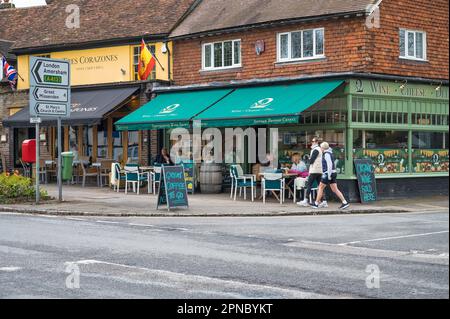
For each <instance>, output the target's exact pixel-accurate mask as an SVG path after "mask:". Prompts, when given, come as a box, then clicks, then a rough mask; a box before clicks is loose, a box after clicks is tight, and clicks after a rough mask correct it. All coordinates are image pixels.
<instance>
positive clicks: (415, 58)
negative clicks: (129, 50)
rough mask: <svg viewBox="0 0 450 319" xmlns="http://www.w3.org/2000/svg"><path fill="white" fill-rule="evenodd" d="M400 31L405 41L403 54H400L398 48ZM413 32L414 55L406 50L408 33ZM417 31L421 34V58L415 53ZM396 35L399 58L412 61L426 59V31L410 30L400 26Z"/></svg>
mask: <svg viewBox="0 0 450 319" xmlns="http://www.w3.org/2000/svg"><path fill="white" fill-rule="evenodd" d="M402 32H404V38H403V41H404V43H405V55H402V52H401V50H400V48H401V46H400V43H401V40H402V39H401V38H402V37H401V34H402ZM411 33H412V34H413V35H414V55H409V52H408V34H411ZM417 33H421V34H422V54H423V57H422V58H418V57H417V56H416V55H417ZM398 37H399V41H398V49H399V58H400V59H404V60H413V61H428V55H427V47H428V46H427V33H426V32H425V31H423V30H410V29H405V28H400V29H399V31H398Z"/></svg>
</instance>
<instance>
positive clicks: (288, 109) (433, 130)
mask: <svg viewBox="0 0 450 319" xmlns="http://www.w3.org/2000/svg"><path fill="white" fill-rule="evenodd" d="M448 9H449V7H448V1H445V0H442V1H433V2H430V1H424V0H423V1H412V0H402V1H396V0H383V1H372V0H352V1H350V0H334V1H331V0H323V1H314V0H302V1H298V0H284V1H277V0H265V1H259V0H249V1H246V2H245V6H243V2H242V1H238V0H230V1H220V0H203V1H197V2H195V3H194V5H193V6H192V7H191V8H190V10H189V12H188V14H187V15H186V16H185V17H184V19H182V21H180V22H179V23H178V24H177V25H176V27H175V28H174V29H173V30H172V32H171V34H170V38H171V40H173V42H174V49H173V58H174V60H173V62H174V74H173V85H172V86H171V87H158V88H155V89H154V90H153V93H154V94H155V95H156V96H157V98H156V100H155V103H154V104H153V105H154V106H155V107H158V102H157V101H158V99H159V97H161V98H160V99H159V101H163V100H164V101H167V104H170V103H172V106H173V105H177V106H178V108H179V109H181V108H183V107H184V105H183V99H182V98H181V96H182V95H180V94H184V95H185V96H186V97H185V99H186V100H188V99H190V100H195V99H198V97H200V96H201V94H203V96H202V98H203V99H204V101H206V99H205V96H209V97H211V96H212V95H213V94H216V99H215V100H212V101H209V100H208V103H210V104H208V103H206V102H204V103H200V102H199V103H194V104H195V105H191V107H192V108H193V109H194V110H195V112H193V111H191V112H192V113H191V114H190V116H186V112H187V111H186V110H182V111H179V112H178V113H179V114H181V113H182V112H184V114H183V117H181V115H177V114H176V113H177V112H174V113H172V115H173V117H172V119H177V120H183V121H186V122H189V121H191V122H192V121H193V120H196V119H197V120H202V126H204V127H212V126H215V127H218V128H220V129H222V130H223V129H224V128H225V127H243V128H245V127H277V128H278V129H279V132H280V135H281V136H280V142H279V147H278V148H279V158H280V161H281V162H282V164H283V165H288V163H289V161H290V156H291V155H292V154H294V153H299V154H301V155H302V156H303V157H304V159H305V160H306V161H307V159H308V153H309V151H308V147H309V145H308V140H309V139H310V138H311V136H313V135H319V136H320V137H322V138H323V139H325V140H327V141H328V142H330V144H331V145H332V146H333V149H334V152H335V156H336V158H337V170H338V172H339V179H340V180H341V183H342V185H343V187H344V190H345V192H346V193H347V194H349V196H350V197H351V198H352V200H357V199H358V198H359V194H358V190H357V183H356V177H355V173H354V163H353V160H354V159H362V158H370V159H372V160H373V162H374V166H375V172H376V176H377V183H378V193H379V195H380V197H395V196H408V195H411V194H417V193H418V192H424V193H430V194H431V193H436V194H437V193H448V166H449V160H448V120H449V116H448V114H449V113H448V70H449V66H448V58H449V57H448V31H449V30H448ZM286 87H287V88H288V89H286V91H282V90H283V88H286ZM289 88H290V90H289ZM220 90H225V92H222V91H220ZM307 90H310V92H309V94H308V92H306V93H305V91H307ZM264 92H270V94H274V95H276V94H278V96H282V94H284V93H282V92H285V94H286V96H285V103H283V101H280V102H279V103H280V106H277V105H275V102H273V100H274V98H273V96H272V97H271V98H270V99H269V97H267V96H265V94H266V93H264ZM295 92H297V96H296V95H295V94H296V93H295ZM318 92H321V93H320V94H319V93H318ZM189 94H191V95H189ZM252 94H253V95H254V101H253V102H252V103H250V102H251V99H250V100H247V99H246V97H248V96H249V95H252ZM267 94H269V93H267ZM302 94H303V95H302ZM171 95H173V99H172V100H171ZM291 95H292V96H291ZM295 98H297V102H295V103H292V102H291V100H295ZM281 100H282V98H281ZM261 101H263V102H267V101H272V102H273V103H274V104H272V106H273V107H272V113H269V112H267V113H264V112H263V111H261V112H259V113H257V112H253V113H250V112H249V111H250V110H249V109H246V105H244V104H245V103H249V104H248V108H250V109H251V108H252V106H251V105H253V106H254V105H256V104H257V103H260V102H261ZM304 101H310V103H309V104H306V102H304ZM205 103H206V105H205ZM254 103H256V104H254ZM261 103H262V102H261ZM241 104H242V105H241ZM150 105H152V104H151V103H150ZM265 105H266V104H264V105H263V106H265ZM186 107H187V106H186ZM277 107H278V109H277ZM261 108H263V107H262V106H261ZM165 111H167V109H164V108H163V109H162V112H163V113H164V112H165ZM170 111H172V110H170ZM253 111H254V110H253ZM145 112H146V111H145V110H144V111H143V110H140V111H138V112H136V114H135V115H133V114H132V115H130V116H129V117H128V118H125V119H124V120H123V121H121V122H119V124H120V125H119V129H120V127H121V128H122V129H144V128H146V127H156V126H157V127H159V128H161V129H164V128H165V130H164V132H165V133H164V134H163V136H162V138H163V140H164V141H163V142H161V143H163V144H165V145H166V146H170V145H171V141H170V140H169V134H170V131H171V128H172V127H171V124H172V123H169V122H166V123H164V122H161V120H160V118H158V117H153V118H152V119H150V120H148V119H147V120H143V117H142V115H143V114H144V113H145ZM147 112H152V111H151V110H150V106H149V107H148V108H147ZM152 114H153V113H152ZM236 114H238V115H236ZM249 114H252V115H251V116H250V115H249ZM268 114H270V116H268ZM139 116H141V117H140V118H139ZM176 116H179V118H176ZM244 166H245V167H244V168H245V169H246V170H247V171H248V172H250V171H251V170H252V169H254V165H253V163H244ZM405 181H408V182H407V183H406V182H405Z"/></svg>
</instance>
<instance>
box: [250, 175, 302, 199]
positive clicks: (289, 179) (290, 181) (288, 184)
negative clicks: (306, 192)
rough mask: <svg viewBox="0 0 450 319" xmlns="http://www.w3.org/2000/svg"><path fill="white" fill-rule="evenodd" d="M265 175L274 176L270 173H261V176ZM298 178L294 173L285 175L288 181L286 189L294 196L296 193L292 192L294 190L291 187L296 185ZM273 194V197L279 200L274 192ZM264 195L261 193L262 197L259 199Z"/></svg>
mask: <svg viewBox="0 0 450 319" xmlns="http://www.w3.org/2000/svg"><path fill="white" fill-rule="evenodd" d="M265 174H273V173H269V172H265V173H259V174H258V175H259V176H264V175H265ZM297 177H298V174H294V173H283V177H282V178H284V179H285V180H286V184H285V187H286V188H287V189H288V191H289V194H290V195H292V196H294V192H293V191H292V189H291V188H290V187H289V186H290V185H291V184H292V183H294V181H295V179H296V178H297ZM271 193H272V194H273V196H275V198H276V199H277V200H279V197H278V195H277V194H276V193H275V192H274V191H272V192H271ZM262 197H263V194H262V193H261V196H260V197H259V199H262Z"/></svg>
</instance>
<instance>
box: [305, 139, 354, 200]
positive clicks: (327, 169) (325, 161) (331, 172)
mask: <svg viewBox="0 0 450 319" xmlns="http://www.w3.org/2000/svg"><path fill="white" fill-rule="evenodd" d="M320 148H321V149H322V168H323V174H322V180H321V181H320V185H319V191H318V192H317V198H316V201H315V202H314V203H313V204H312V205H311V206H312V208H319V207H320V202H321V200H322V197H323V194H324V191H325V188H326V187H327V186H330V188H331V190H332V191H333V193H335V194H336V196H337V197H338V198H339V199H340V200H341V202H342V205H341V206H340V207H339V209H346V208H348V207H349V206H350V204H349V203H348V202H347V200H346V199H345V197H344V195H343V194H342V192H341V191H340V190H339V188H338V187H337V180H336V179H337V172H336V167H335V164H334V156H333V151H332V149H331V148H330V145H329V144H328V143H327V142H323V143H322V144H320Z"/></svg>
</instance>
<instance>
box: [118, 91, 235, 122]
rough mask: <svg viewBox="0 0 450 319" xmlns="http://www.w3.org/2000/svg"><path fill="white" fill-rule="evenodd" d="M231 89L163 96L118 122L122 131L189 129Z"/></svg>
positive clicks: (166, 94) (165, 94)
mask: <svg viewBox="0 0 450 319" xmlns="http://www.w3.org/2000/svg"><path fill="white" fill-rule="evenodd" d="M231 91H232V90H231V89H217V90H203V91H191V92H176V93H162V94H160V95H158V96H157V97H156V98H155V99H153V100H151V101H150V102H149V103H147V104H145V105H143V106H142V107H140V108H139V109H138V110H136V111H134V112H133V113H131V114H129V115H127V116H125V117H124V118H122V119H121V120H119V121H117V122H116V123H115V125H116V128H117V130H119V131H137V130H156V129H164V128H177V127H182V128H188V127H189V126H190V121H191V119H192V118H193V117H194V116H196V115H197V114H199V113H200V112H201V111H203V110H205V109H206V108H208V107H210V106H211V105H213V104H214V103H216V102H217V101H219V100H220V99H222V98H223V97H224V96H226V95H227V94H229V93H230V92H231Z"/></svg>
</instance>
